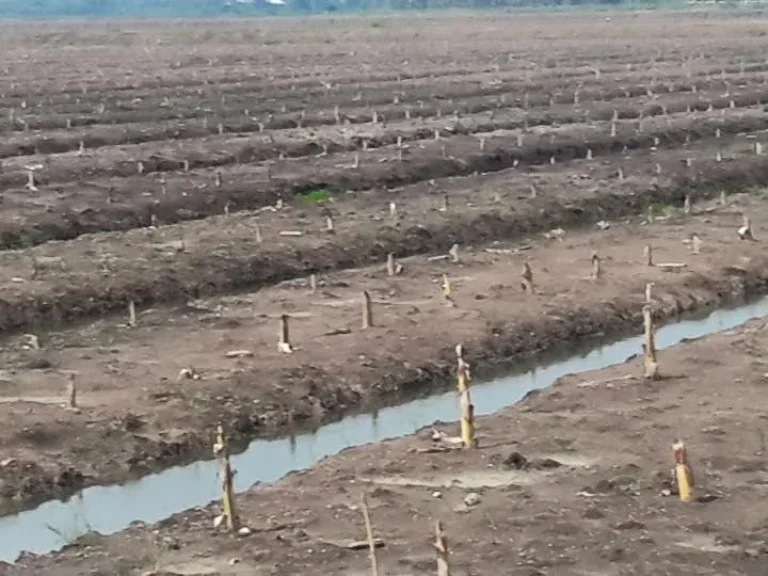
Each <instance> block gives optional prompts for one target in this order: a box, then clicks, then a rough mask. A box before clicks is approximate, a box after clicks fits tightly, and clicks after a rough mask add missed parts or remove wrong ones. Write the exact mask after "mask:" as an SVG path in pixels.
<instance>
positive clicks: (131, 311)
mask: <svg viewBox="0 0 768 576" xmlns="http://www.w3.org/2000/svg"><path fill="white" fill-rule="evenodd" d="M128 326H130V327H131V328H134V327H135V326H136V302H134V301H133V300H131V301H129V302H128Z"/></svg>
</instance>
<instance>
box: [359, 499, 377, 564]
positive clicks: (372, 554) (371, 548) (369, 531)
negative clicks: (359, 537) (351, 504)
mask: <svg viewBox="0 0 768 576" xmlns="http://www.w3.org/2000/svg"><path fill="white" fill-rule="evenodd" d="M360 505H361V508H362V510H363V520H365V535H366V538H367V539H368V556H369V558H370V560H371V574H372V576H379V562H378V560H377V559H376V541H375V540H374V538H373V526H372V525H371V514H370V512H369V510H368V498H367V497H366V496H365V494H363V495H362V496H361V498H360Z"/></svg>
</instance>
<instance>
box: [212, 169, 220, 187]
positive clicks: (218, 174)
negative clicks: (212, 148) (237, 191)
mask: <svg viewBox="0 0 768 576" xmlns="http://www.w3.org/2000/svg"><path fill="white" fill-rule="evenodd" d="M214 183H215V184H216V188H221V184H222V176H221V170H216V180H215V182H214Z"/></svg>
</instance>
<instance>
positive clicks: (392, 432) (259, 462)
mask: <svg viewBox="0 0 768 576" xmlns="http://www.w3.org/2000/svg"><path fill="white" fill-rule="evenodd" d="M765 316H768V298H763V299H761V300H759V301H757V302H754V303H752V304H748V305H744V306H740V307H738V308H731V309H720V310H716V311H714V312H712V313H711V314H709V315H708V316H706V317H705V318H702V319H698V320H683V321H680V322H677V323H675V324H669V325H667V326H664V327H662V328H661V329H660V330H659V331H658V333H657V338H656V344H657V347H658V348H668V347H670V346H674V345H675V344H679V343H680V342H682V341H683V340H685V339H691V338H699V337H701V336H706V335H708V334H713V333H716V332H720V331H723V330H729V329H731V328H735V327H737V326H739V325H741V324H744V323H746V322H748V321H750V320H753V319H755V318H762V317H765ZM640 350H641V337H639V336H637V337H632V338H627V339H624V340H621V341H619V342H616V343H613V344H607V345H603V346H600V347H597V348H594V349H593V350H591V351H590V352H589V353H587V354H582V355H577V356H572V357H570V358H568V359H566V360H564V361H559V362H554V363H551V364H548V365H542V366H538V367H536V368H533V369H532V370H530V371H528V372H525V373H523V374H518V375H515V376H508V377H504V378H498V379H494V380H491V381H489V382H486V383H482V384H478V383H475V384H474V385H473V386H472V400H473V403H474V405H475V410H476V413H477V414H479V415H483V414H491V413H493V412H497V411H498V410H501V409H502V408H505V407H507V406H510V405H512V404H515V403H516V402H518V401H520V399H522V398H523V396H525V395H526V394H527V393H528V392H529V391H531V390H537V389H541V388H546V387H547V386H550V385H551V384H552V383H553V382H554V381H555V380H557V379H558V378H560V377H561V376H564V375H566V374H577V373H581V372H587V371H590V370H598V369H601V368H606V367H608V366H612V365H615V364H620V363H623V362H624V361H625V360H626V359H627V358H629V357H630V356H632V355H634V354H637V353H638V352H639V351H640ZM456 411H457V404H456V395H455V393H454V392H453V391H450V392H445V393H443V394H440V395H435V396H430V397H427V398H422V399H418V400H413V401H411V402H408V403H406V404H401V405H399V406H393V407H390V408H384V409H382V410H379V411H378V412H377V413H376V414H375V415H371V414H363V415H355V416H350V417H347V418H344V419H342V420H340V421H338V422H335V423H333V424H328V425H326V426H323V427H321V428H319V429H318V430H317V431H315V432H313V433H308V434H304V435H301V436H294V437H291V438H280V439H275V440H255V441H254V442H252V443H251V444H250V445H249V447H248V449H247V450H246V451H244V452H243V453H241V454H239V455H237V456H235V457H233V464H234V467H235V469H236V470H237V475H236V476H235V488H236V490H238V491H242V490H246V489H247V488H249V487H250V486H252V485H253V484H255V483H257V482H273V481H275V480H278V479H280V478H282V477H283V476H285V475H286V474H288V473H289V472H292V471H295V470H303V469H305V468H308V467H310V466H311V465H313V464H314V463H316V462H318V461H319V460H321V459H323V458H325V457H326V456H330V455H333V454H336V453H338V452H340V451H341V450H344V449H345V448H350V447H353V446H360V445H363V444H368V443H371V442H380V441H382V440H385V439H388V438H395V437H398V436H405V435H408V434H412V433H413V432H415V431H416V430H418V429H420V428H423V427H424V426H426V425H428V424H431V423H433V422H434V421H436V420H443V421H454V420H456ZM216 475H217V464H216V462H215V461H212V460H208V461H199V462H196V463H194V464H190V465H187V466H178V467H175V468H170V469H167V470H165V471H163V472H160V473H157V474H152V475H149V476H146V477H144V478H142V479H141V480H138V481H136V482H131V483H128V484H123V485H112V486H94V487H92V488H87V489H85V490H83V491H81V492H80V493H78V494H77V495H75V496H74V497H72V498H71V499H69V500H68V501H66V502H62V501H59V500H54V501H49V502H46V503H44V504H42V505H40V506H39V507H37V508H35V509H33V510H29V511H25V512H22V513H19V514H16V515H13V516H6V517H4V518H0V560H4V561H7V562H13V561H15V559H16V558H17V557H18V555H19V554H20V553H21V552H22V551H25V550H26V551H29V552H34V553H37V554H43V553H46V552H51V551H53V550H57V549H59V548H61V547H62V546H63V545H64V544H66V542H65V541H64V540H73V539H74V538H76V537H77V536H79V535H81V534H84V533H85V532H87V531H89V530H94V531H96V532H99V533H101V534H112V533H115V532H118V531H120V530H122V529H124V528H126V527H128V525H129V524H130V523H131V522H135V521H142V522H147V523H152V522H157V521H159V520H162V519H164V518H167V517H168V516H170V515H172V514H175V513H177V512H181V511H184V510H187V509H190V508H194V507H197V506H204V505H206V504H208V503H210V502H211V501H213V500H215V499H216V498H217V497H218V482H217V481H216Z"/></svg>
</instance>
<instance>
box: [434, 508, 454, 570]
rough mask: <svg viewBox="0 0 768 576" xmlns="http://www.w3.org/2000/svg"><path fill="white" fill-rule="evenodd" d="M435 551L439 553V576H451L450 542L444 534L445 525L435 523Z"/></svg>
mask: <svg viewBox="0 0 768 576" xmlns="http://www.w3.org/2000/svg"><path fill="white" fill-rule="evenodd" d="M435 551H436V552H437V576H451V567H450V563H449V561H448V542H447V540H446V539H445V534H444V533H443V525H442V524H441V523H440V521H437V522H435Z"/></svg>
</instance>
